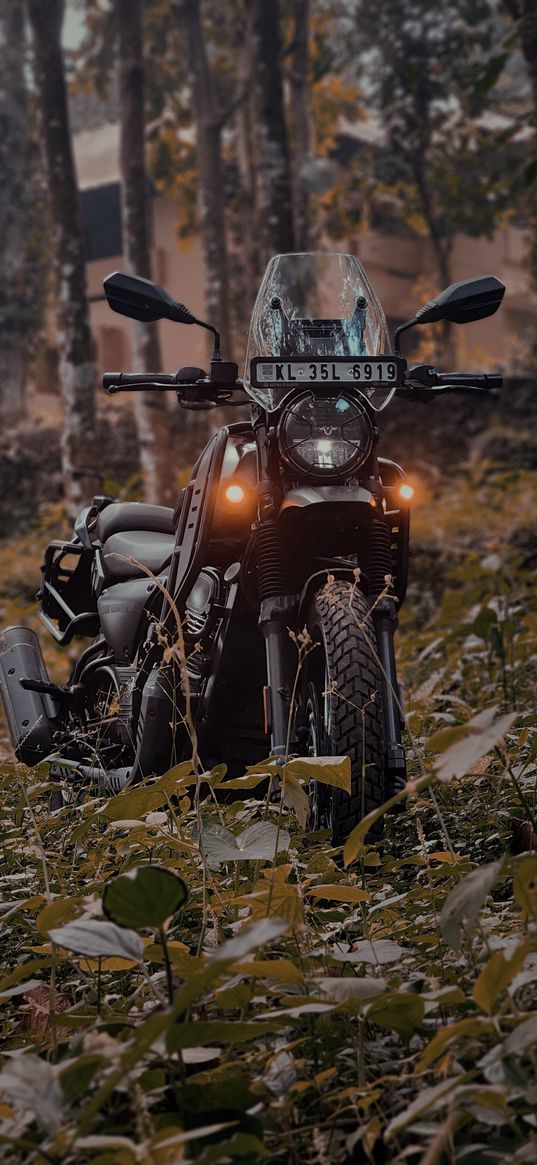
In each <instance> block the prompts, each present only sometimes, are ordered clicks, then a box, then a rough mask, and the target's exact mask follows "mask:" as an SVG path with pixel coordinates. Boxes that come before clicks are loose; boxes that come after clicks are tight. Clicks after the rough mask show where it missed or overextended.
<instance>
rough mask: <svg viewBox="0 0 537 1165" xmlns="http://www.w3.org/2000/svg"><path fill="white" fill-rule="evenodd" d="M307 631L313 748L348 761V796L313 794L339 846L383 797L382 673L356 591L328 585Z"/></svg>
mask: <svg viewBox="0 0 537 1165" xmlns="http://www.w3.org/2000/svg"><path fill="white" fill-rule="evenodd" d="M308 630H309V633H310V635H311V638H312V639H313V641H314V642H315V643H316V644H317V646H316V647H314V648H313V649H312V651H311V652H310V654H309V655H308V657H307V659H306V661H305V672H306V676H305V679H306V685H307V687H309V691H310V692H312V690H313V687H312V685H314V686H315V688H316V689H317V693H318V712H319V715H320V719H321V723H320V724H319V726H318V731H319V735H320V733H321V732H322V742H320V741H319V740H317V741H315V742H314V743H315V746H316V747H317V750H318V751H321V752H322V753H324V755H332V756H349V757H350V760H351V766H352V784H351V793H350V796H349V794H348V793H345V792H344V791H343V790H342V789H332V788H329V787H327V786H324V787H323V788H320V787H319V786H317V789H318V794H319V797H320V799H321V804H322V803H323V800H324V805H325V811H326V824H329V825H330V827H331V829H332V840H333V843H334V845H342V844H343V842H344V841H345V839H346V838H347V837H348V835H349V833H350V832H351V830H352V829H354V826H355V825H357V824H358V822H359V821H361V820H362V818H363V817H365V816H366V815H367V814H368V813H370V812H371V811H372V810H373V809H377V808H378V807H379V805H382V804H383V803H384V801H385V800H386V798H387V796H388V792H387V782H386V776H385V753H386V748H385V738H384V719H383V713H382V695H381V691H382V689H381V671H380V667H379V664H378V662H377V656H376V644H375V632H374V628H373V624H372V619H371V615H370V613H369V606H368V603H367V600H366V598H365V596H364V595H363V593H362V591H361V590H360V589H359V588H358V587H357V586H351V584H350V583H348V582H345V581H341V580H335V581H334V582H329V583H327V585H326V586H325V587H323V589H322V590H321V591H318V592H317V594H316V595H315V596H314V598H313V600H312V603H311V607H310V613H309V619H308ZM308 665H309V666H308ZM310 702H311V698H310ZM310 719H311V716H310ZM311 743H313V742H311V741H310V751H311ZM319 745H320V747H319ZM362 771H363V772H364V779H363V780H362ZM319 824H320V825H322V824H323V823H322V821H320V822H319ZM381 829H382V827H381V826H380V827H377V829H376V830H374V831H373V836H375V834H376V836H377V837H378V836H379V833H380V832H381Z"/></svg>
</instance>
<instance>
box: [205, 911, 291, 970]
mask: <svg viewBox="0 0 537 1165" xmlns="http://www.w3.org/2000/svg"><path fill="white" fill-rule="evenodd" d="M288 929H289V923H288V922H287V921H286V920H285V919H283V918H262V919H261V920H260V921H259V922H254V923H253V925H252V926H246V927H244V929H243V930H241V931H240V932H239V934H238V935H237V936H236V938H232V939H230V940H229V942H227V943H224V944H223V946H221V947H219V948H218V950H216V951H215V952H214V955H213V956H212V959H211V963H220V962H227V961H228V960H230V961H233V962H235V961H236V960H237V959H244V958H246V956H247V955H251V954H252V952H253V951H257V950H259V947H262V946H264V945H265V943H268V942H272V940H273V939H275V938H280V936H281V935H282V934H284V933H285V931H286V930H288Z"/></svg>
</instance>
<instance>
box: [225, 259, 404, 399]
mask: <svg viewBox="0 0 537 1165" xmlns="http://www.w3.org/2000/svg"><path fill="white" fill-rule="evenodd" d="M389 351H390V341H389V337H388V329H387V327H386V319H385V316H384V312H383V310H382V307H381V305H380V302H379V300H378V299H377V296H376V295H375V292H374V291H373V288H372V286H371V284H370V282H369V280H368V278H367V276H366V274H365V271H364V269H363V267H362V265H361V263H360V262H359V260H358V259H357V258H356V257H355V256H354V255H344V254H339V253H333V252H324V251H317V252H311V253H304V254H296V255H295V254H291V255H275V256H274V258H273V259H271V260H270V263H269V264H268V267H267V269H266V271H265V275H264V277H263V282H262V283H261V287H260V288H259V292H258V296H257V299H256V302H255V306H254V310H253V313H252V319H251V323H250V331H249V334H248V347H247V351H246V367H245V373H244V387H245V389H246V391H247V392H248V393H249V394H250V396H252V397H253V398H254V400H257V401H258V403H259V404H260V405H262V407H263V408H265V409H267V410H268V411H269V412H271V411H272V410H274V409H277V408H278V407H279V406H280V404H281V402H282V401H283V399H284V397H285V396H287V394H288V392H289V387H290V386H289V385H288V384H270V385H269V384H266V385H263V386H262V387H259V386H257V385H253V384H252V383H251V381H250V361H251V360H252V359H253V358H254V357H256V356H260V357H265V358H269V357H273V358H278V357H300V356H304V357H305V358H306V359H307V358H308V357H311V358H312V359H315V358H317V359H319V360H323V359H324V360H326V359H328V358H329V357H331V356H349V357H350V358H352V357H359V356H380V355H382V354H388V353H389ZM394 391H395V388H394V386H393V385H389V384H384V385H379V386H378V387H375V388H373V387H372V388H371V390H370V391H368V394H367V399H368V401H369V404H371V405H372V407H373V408H374V409H376V410H377V411H379V410H380V409H382V408H384V406H385V405H386V404H387V403H388V401H389V400H390V398H391V397H392V396H393V393H394Z"/></svg>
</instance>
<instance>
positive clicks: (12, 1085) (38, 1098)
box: [0, 1052, 63, 1134]
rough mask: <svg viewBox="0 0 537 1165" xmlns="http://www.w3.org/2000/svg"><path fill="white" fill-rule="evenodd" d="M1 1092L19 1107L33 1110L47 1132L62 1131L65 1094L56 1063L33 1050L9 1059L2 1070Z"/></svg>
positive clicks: (0, 1076) (0, 1078) (0, 1075)
mask: <svg viewBox="0 0 537 1165" xmlns="http://www.w3.org/2000/svg"><path fill="white" fill-rule="evenodd" d="M0 1091H2V1092H5V1093H6V1095H7V1096H9V1098H10V1100H11V1101H12V1102H13V1104H14V1105H15V1106H16V1107H17V1108H22V1109H28V1110H29V1112H32V1113H33V1114H34V1116H35V1117H36V1119H37V1121H38V1123H39V1124H40V1125H41V1128H43V1129H44V1130H45V1132H46V1133H47V1134H48V1133H57V1132H58V1131H59V1130H60V1128H61V1126H62V1123H63V1095H62V1090H61V1086H60V1082H59V1079H58V1069H57V1068H56V1066H55V1065H54V1064H49V1063H48V1061H47V1060H43V1059H41V1057H40V1056H34V1054H33V1053H32V1052H30V1053H28V1054H27V1055H23V1056H21V1055H19V1056H17V1057H15V1058H14V1059H12V1060H8V1061H7V1062H6V1064H4V1067H3V1068H2V1071H1V1072H0Z"/></svg>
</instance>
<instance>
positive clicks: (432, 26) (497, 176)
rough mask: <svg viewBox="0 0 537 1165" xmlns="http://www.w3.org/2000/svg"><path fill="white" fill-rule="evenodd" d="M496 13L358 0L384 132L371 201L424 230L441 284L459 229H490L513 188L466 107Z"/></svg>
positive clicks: (451, 0) (450, 3) (365, 63)
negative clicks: (373, 194) (375, 191)
mask: <svg viewBox="0 0 537 1165" xmlns="http://www.w3.org/2000/svg"><path fill="white" fill-rule="evenodd" d="M494 16H495V12H494V9H493V7H492V5H491V4H490V3H489V0H475V2H474V0H473V2H472V3H469V2H468V0H438V3H437V4H436V5H435V6H433V7H431V5H430V3H429V0H383V3H382V4H381V5H378V6H374V7H372V6H371V5H369V4H368V3H367V0H360V3H359V4H358V11H357V29H358V31H357V44H358V47H359V48H360V50H361V54H362V58H361V68H362V70H363V71H364V72H365V75H366V77H367V80H368V84H369V86H370V93H371V101H372V104H373V107H374V109H375V111H376V113H377V115H378V116H379V118H380V121H381V125H382V130H383V131H384V134H385V143H384V145H382V144H381V143H380V142H379V148H378V149H377V151H376V181H377V192H378V196H379V197H378V198H377V205H378V206H382V205H383V204H384V206H385V207H388V219H389V221H391V222H392V223H393V221H394V220H395V221H397V220H398V221H399V223H400V224H402V223H404V224H405V225H406V226H407V227H410V228H411V229H413V230H415V231H418V233H424V234H426V235H427V237H428V238H429V241H430V245H431V253H432V257H433V261H434V267H435V274H436V279H437V281H438V283H439V284H440V285H441V286H446V285H447V284H449V283H450V282H451V278H452V276H451V253H452V247H453V240H454V235H455V233H456V232H462V233H464V234H468V235H472V236H474V237H478V236H480V235H486V236H488V237H491V236H492V234H493V232H494V229H495V225H496V223H497V220H498V215H499V213H500V212H501V211H502V210H503V209H504V208H505V205H506V201H507V200H508V197H509V195H508V191H507V184H506V180H505V174H504V173H502V170H503V169H504V157H501V156H500V157H499V156H498V142H497V138H496V137H493V135H492V134H491V133H488V132H487V130H486V128H483V126H482V124H480V123H479V121H478V120H477V118H476V117H472V109H471V104H472V95H473V94H474V91H475V87H474V84H473V80H474V77H475V74H476V72H477V70H478V69H479V67H480V66H481V62H482V59H483V57H484V56H485V55H486V53H487V51H488V50H489V48H490V45H491V43H492V41H493V39H494ZM473 112H474V114H475V113H480V112H482V110H481V109H479V110H476V109H475V108H474V110H473ZM505 144H506V143H504V145H505ZM448 334H449V333H448V330H447V329H446V331H445V333H444V335H445V342H446V341H447V335H448ZM444 355H449V354H448V353H446V352H445V353H444Z"/></svg>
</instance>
